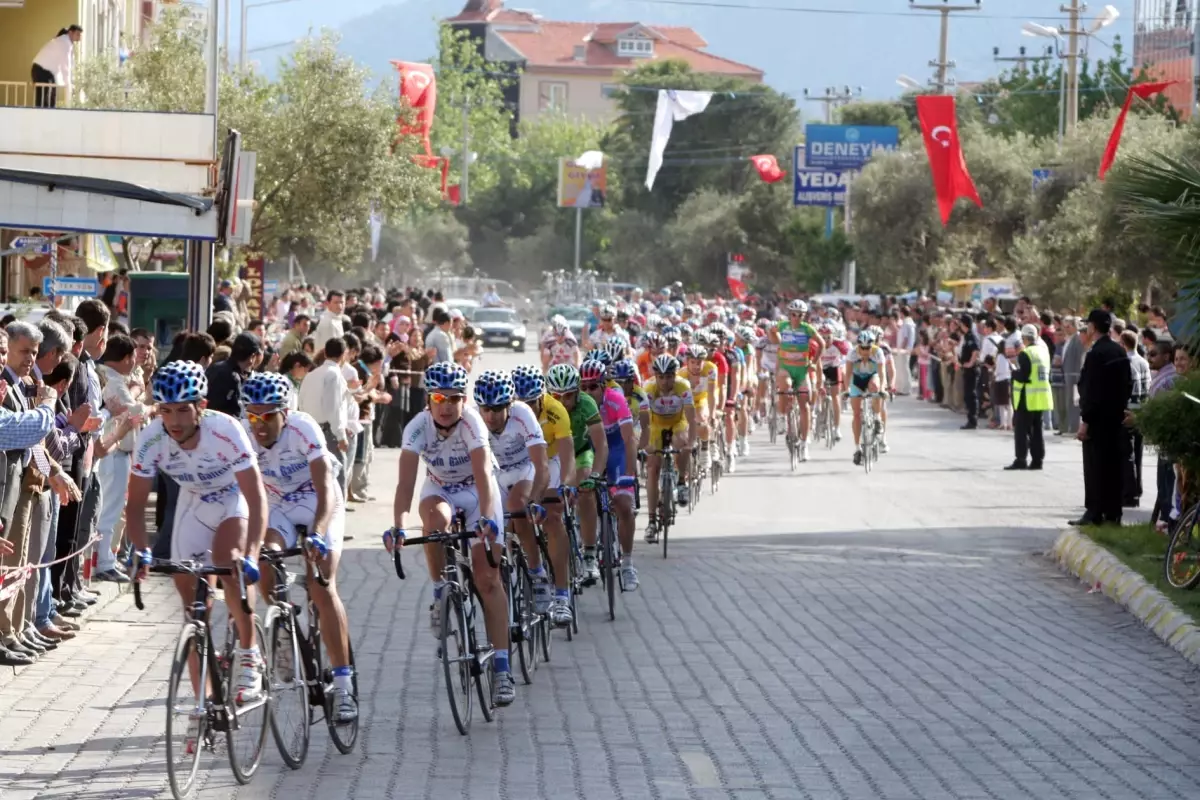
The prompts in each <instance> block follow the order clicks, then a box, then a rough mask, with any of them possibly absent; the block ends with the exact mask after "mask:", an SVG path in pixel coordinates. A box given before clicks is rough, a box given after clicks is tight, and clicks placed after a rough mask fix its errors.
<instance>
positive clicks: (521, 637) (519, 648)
mask: <svg viewBox="0 0 1200 800" xmlns="http://www.w3.org/2000/svg"><path fill="white" fill-rule="evenodd" d="M528 516H529V512H528V511H510V512H508V513H506V514H505V515H504V520H505V522H506V523H507V525H508V533H507V535H506V536H505V539H506V542H507V547H506V548H505V550H504V554H503V556H502V557H501V559H500V580H501V582H502V583H503V584H504V590H505V594H506V595H507V597H508V640H509V643H510V644H509V649H510V651H516V656H517V662H518V663H519V664H520V666H521V679H522V680H524V681H525V683H526V684H530V683H533V673H534V672H536V671H537V664H538V654H539V653H544V654H545V656H546V660H547V661H549V660H550V654H549V650H550V646H549V642H543V641H542V637H547V638H548V637H549V635H550V629H549V627H548V626H547V625H546V622H547V620H548V619H549V615H548V614H539V613H538V611H537V602H536V600H535V598H534V589H533V578H531V577H530V575H529V561H528V560H527V559H526V558H525V551H524V550H522V549H521V541H520V539H518V538H517V535H516V532H515V531H514V530H513V525H512V521H513V520H517V519H526V518H528ZM534 525H535V531H538V529H540V527H541V526H540V525H537V523H534Z"/></svg>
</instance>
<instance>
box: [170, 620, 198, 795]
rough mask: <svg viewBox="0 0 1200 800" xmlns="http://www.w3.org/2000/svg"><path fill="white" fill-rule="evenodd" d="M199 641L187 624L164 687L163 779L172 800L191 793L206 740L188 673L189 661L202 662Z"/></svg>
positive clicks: (193, 624) (195, 694)
mask: <svg viewBox="0 0 1200 800" xmlns="http://www.w3.org/2000/svg"><path fill="white" fill-rule="evenodd" d="M203 640H204V639H203V634H202V633H201V632H200V628H199V626H197V625H196V624H195V623H194V622H189V623H187V624H186V625H184V626H183V630H182V631H181V632H180V634H179V641H178V643H176V645H175V658H174V659H173V660H172V661H171V676H170V679H169V680H170V683H169V684H168V686H167V778H168V780H169V781H170V783H171V794H172V795H173V796H174V797H175V800H184V798H186V797H190V796H191V794H192V790H193V789H195V784H196V772H197V771H198V770H199V768H200V750H201V748H203V746H204V743H205V740H206V739H207V737H208V712H207V708H206V706H207V703H206V701H205V699H204V694H205V693H203V692H197V691H196V690H195V688H194V687H193V684H192V679H191V676H190V673H189V670H188V661H189V660H191V659H193V658H203V656H204V654H203V653H201V652H200V651H199V649H198V648H197V642H202V641H203ZM201 671H203V670H201ZM201 680H203V678H201Z"/></svg>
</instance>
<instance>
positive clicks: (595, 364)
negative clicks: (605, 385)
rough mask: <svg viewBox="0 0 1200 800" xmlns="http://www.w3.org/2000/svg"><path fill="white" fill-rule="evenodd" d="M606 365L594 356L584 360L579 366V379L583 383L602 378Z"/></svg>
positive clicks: (606, 370) (605, 371)
mask: <svg viewBox="0 0 1200 800" xmlns="http://www.w3.org/2000/svg"><path fill="white" fill-rule="evenodd" d="M607 372H608V365H607V364H605V363H604V362H602V361H598V360H596V359H594V358H589V359H588V360H587V361H584V362H583V364H581V365H580V367H579V380H581V381H582V382H584V383H595V382H596V381H602V380H604V376H605V374H606V373H607Z"/></svg>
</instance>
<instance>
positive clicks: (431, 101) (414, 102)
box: [392, 61, 437, 155]
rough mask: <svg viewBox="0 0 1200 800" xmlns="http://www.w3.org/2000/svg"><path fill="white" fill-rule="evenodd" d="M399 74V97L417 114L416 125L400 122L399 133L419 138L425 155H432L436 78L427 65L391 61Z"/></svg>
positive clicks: (435, 108) (431, 68) (430, 67)
mask: <svg viewBox="0 0 1200 800" xmlns="http://www.w3.org/2000/svg"><path fill="white" fill-rule="evenodd" d="M392 66H394V67H395V68H396V71H397V72H399V73H400V97H401V98H402V99H403V100H404V101H405V102H407V103H408V105H409V106H410V107H411V108H412V109H413V110H414V111H415V112H416V113H417V118H416V124H415V125H408V124H406V123H404V122H400V133H401V134H407V135H410V136H420V137H421V138H422V139H423V140H424V142H425V154H426V155H432V150H431V148H430V144H429V132H430V131H432V130H433V115H434V112H435V111H436V110H437V76H435V75H434V74H433V67H432V66H431V65H429V64H415V63H413V62H411V61H393V62H392Z"/></svg>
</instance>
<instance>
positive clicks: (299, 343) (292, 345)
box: [279, 314, 311, 358]
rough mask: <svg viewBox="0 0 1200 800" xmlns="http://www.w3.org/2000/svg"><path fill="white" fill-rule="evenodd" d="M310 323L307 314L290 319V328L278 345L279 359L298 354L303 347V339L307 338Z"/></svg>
mask: <svg viewBox="0 0 1200 800" xmlns="http://www.w3.org/2000/svg"><path fill="white" fill-rule="evenodd" d="M310 322H311V319H310V317H309V316H308V314H297V315H296V316H295V317H294V318H293V319H292V327H291V329H290V330H289V331H288V332H287V334H285V335H284V337H283V341H281V342H280V343H279V357H280V358H287V357H288V356H290V355H291V354H292V353H298V352H300V351H301V350H302V349H303V347H304V337H306V336H308V328H309V324H310Z"/></svg>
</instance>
